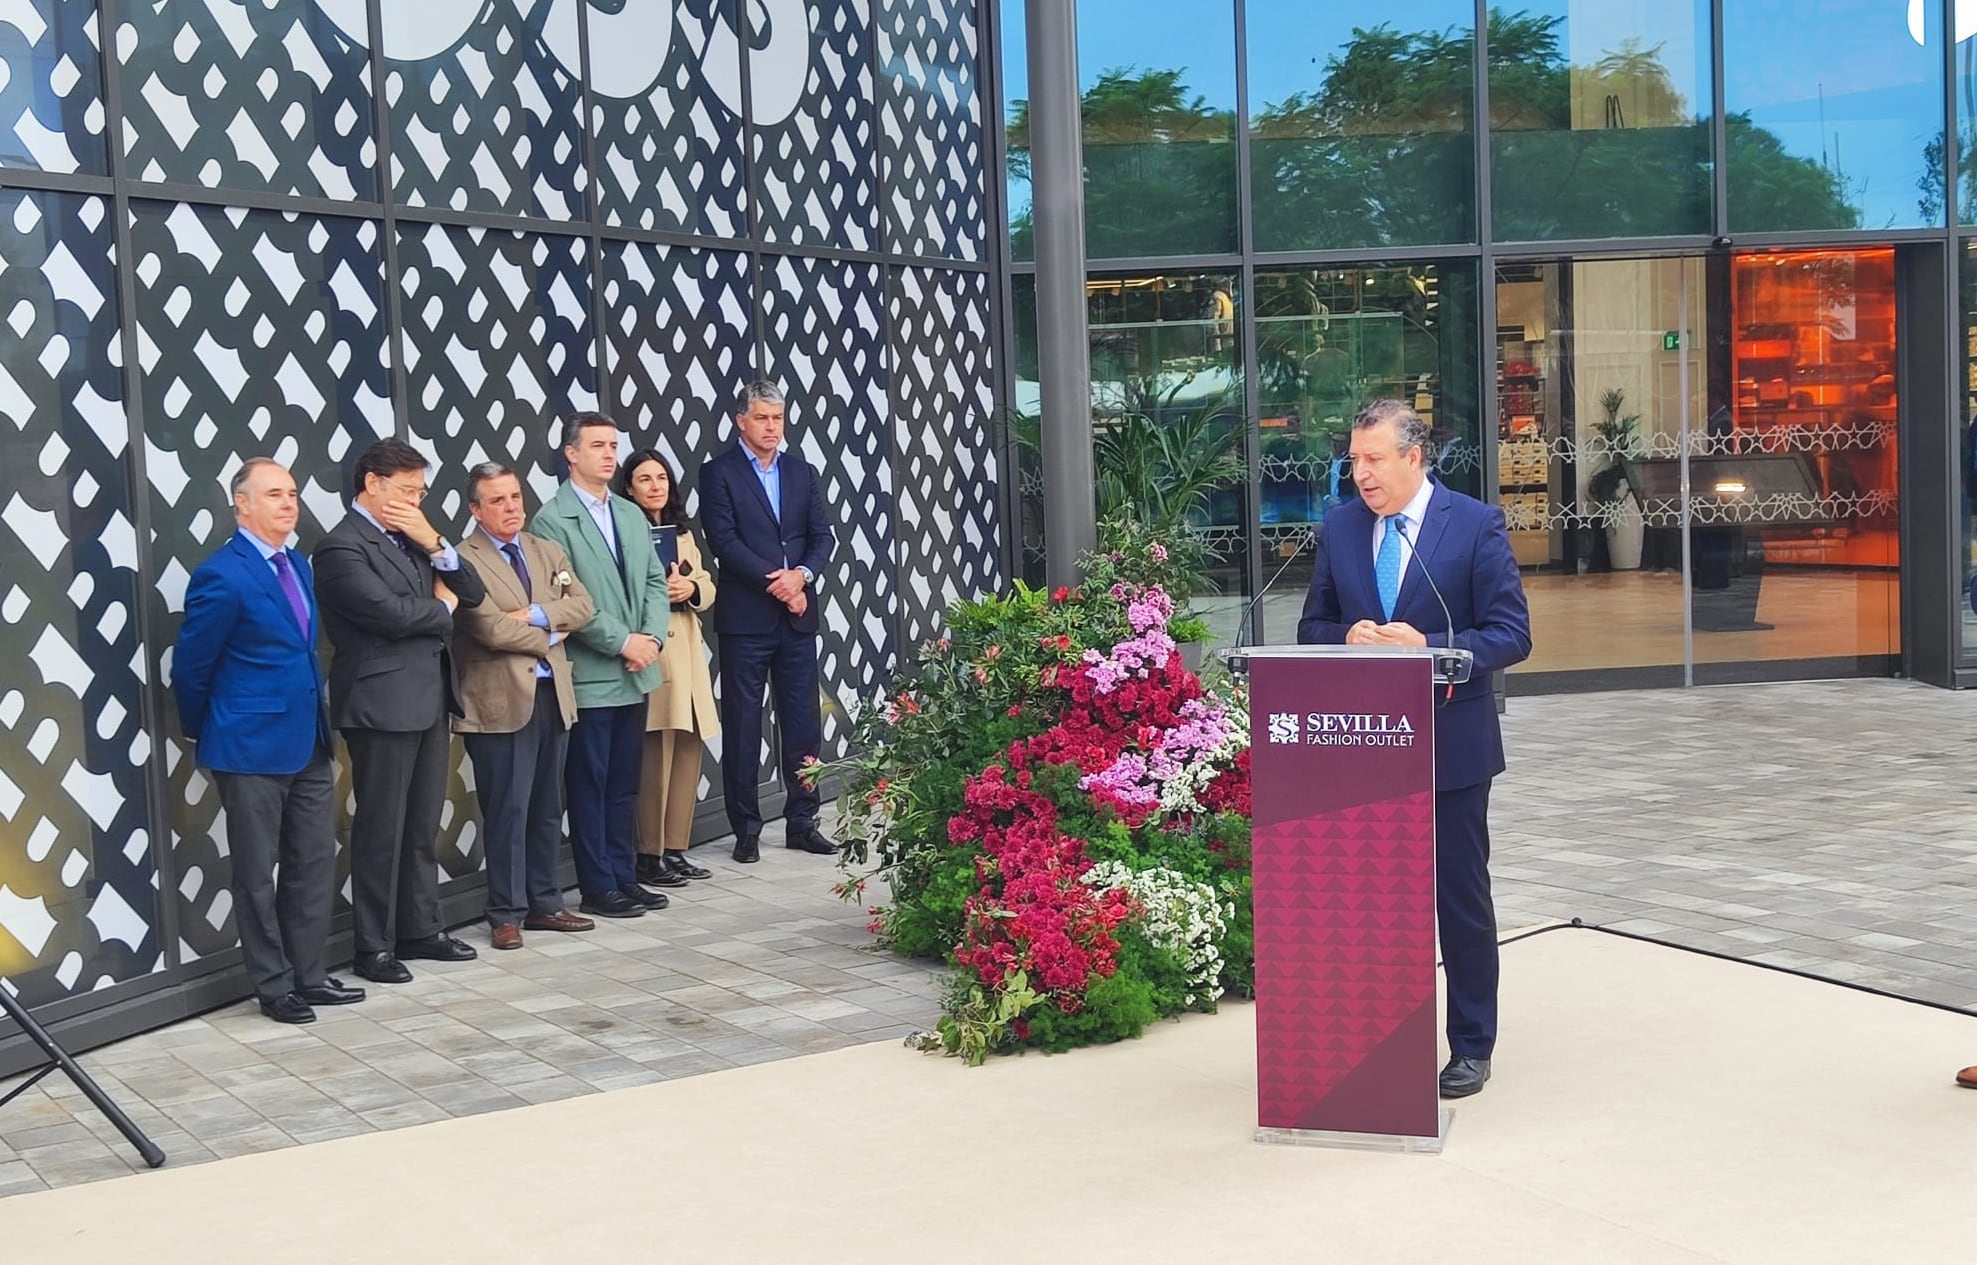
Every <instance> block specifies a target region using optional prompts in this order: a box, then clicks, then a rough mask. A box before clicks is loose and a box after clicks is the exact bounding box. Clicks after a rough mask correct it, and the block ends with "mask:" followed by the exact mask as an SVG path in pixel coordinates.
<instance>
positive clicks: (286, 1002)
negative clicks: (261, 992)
mask: <svg viewBox="0 0 1977 1265" xmlns="http://www.w3.org/2000/svg"><path fill="white" fill-rule="evenodd" d="M261 1013H262V1014H264V1015H266V1016H267V1017H268V1018H270V1019H272V1020H274V1021H275V1022H276V1023H314V1022H316V1012H315V1011H313V1010H311V1009H309V1003H308V1002H306V1001H303V1000H302V998H301V997H300V996H298V995H296V994H295V993H283V994H282V995H281V996H279V997H275V998H267V997H263V998H262V999H261Z"/></svg>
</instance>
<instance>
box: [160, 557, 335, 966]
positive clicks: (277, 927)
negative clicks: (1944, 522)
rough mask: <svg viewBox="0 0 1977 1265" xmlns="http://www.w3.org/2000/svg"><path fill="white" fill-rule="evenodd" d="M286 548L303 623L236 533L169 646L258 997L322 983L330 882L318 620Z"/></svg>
mask: <svg viewBox="0 0 1977 1265" xmlns="http://www.w3.org/2000/svg"><path fill="white" fill-rule="evenodd" d="M284 554H285V556H286V558H287V560H288V565H289V567H290V568H291V569H292V570H293V572H294V575H295V580H296V584H297V586H298V587H299V589H300V592H301V596H302V601H303V603H304V606H305V607H306V609H307V612H308V627H307V628H306V629H305V628H303V627H302V626H301V625H299V624H298V623H297V622H296V618H295V613H294V610H293V608H291V607H290V605H289V602H288V598H287V597H286V596H285V595H284V594H283V592H282V590H281V586H280V583H279V582H278V581H277V579H276V576H275V570H274V567H273V566H272V565H271V564H270V563H269V562H268V560H267V559H265V558H263V557H262V556H261V554H260V552H259V550H257V549H256V548H255V546H254V545H253V544H252V543H250V542H249V541H248V540H247V538H246V537H245V536H243V535H241V534H240V533H239V532H235V533H234V535H233V538H232V539H230V540H228V541H227V543H226V544H224V545H222V546H220V548H219V549H218V551H216V552H215V553H214V554H213V555H212V556H211V557H210V558H208V559H206V561H204V562H202V563H201V564H200V565H199V569H198V570H197V571H194V572H193V573H192V581H191V583H190V584H189V585H188V586H187V588H186V593H185V619H184V620H183V622H181V623H180V624H179V633H178V644H177V646H176V648H175V649H174V650H173V652H172V690H173V693H174V695H175V696H176V697H177V699H178V710H179V723H180V727H181V728H182V729H183V730H184V731H185V736H186V737H187V738H190V739H192V740H193V742H194V743H196V744H197V759H198V763H199V765H200V766H201V767H202V768H206V769H209V770H211V771H212V772H213V775H214V781H215V783H216V784H217V785H218V787H219V791H220V803H221V805H222V807H223V809H224V810H225V814H226V818H225V820H226V832H227V845H228V851H229V852H230V854H231V860H232V866H231V871H232V884H233V894H234V922H235V925H236V926H237V927H238V928H239V933H240V955H241V962H242V965H244V966H245V967H246V969H247V974H248V977H249V978H250V979H251V980H253V982H254V991H255V992H256V993H257V994H258V995H259V996H260V997H261V999H262V1000H264V1001H273V1000H274V999H276V998H279V997H281V996H282V995H283V994H284V993H288V992H291V991H293V990H295V989H298V988H311V987H314V986H316V985H319V984H321V983H323V981H324V978H325V976H324V973H323V944H324V941H325V940H326V939H327V938H328V935H329V921H330V905H331V902H332V900H333V899H334V897H335V882H336V817H335V812H334V809H333V807H332V803H333V795H334V783H335V777H334V773H333V771H332V769H331V765H330V751H331V747H330V726H329V712H328V708H327V701H326V694H327V691H326V690H325V689H324V688H323V674H322V668H321V665H320V664H319V663H318V661H317V659H316V630H317V627H318V625H319V623H320V621H319V619H318V617H317V611H316V607H315V600H314V597H313V590H312V585H311V577H310V572H309V563H308V561H307V560H306V559H304V558H303V556H302V555H301V554H299V553H297V552H296V551H295V550H293V549H288V550H285V551H284ZM277 862H279V863H280V867H281V868H280V874H281V881H280V883H279V884H277V883H276V882H275V873H276V869H275V866H276V863H277Z"/></svg>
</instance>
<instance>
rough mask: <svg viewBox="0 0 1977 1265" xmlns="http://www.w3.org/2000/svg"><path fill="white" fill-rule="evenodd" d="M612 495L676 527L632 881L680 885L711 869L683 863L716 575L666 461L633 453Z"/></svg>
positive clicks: (708, 720)
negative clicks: (705, 615) (704, 626)
mask: <svg viewBox="0 0 1977 1265" xmlns="http://www.w3.org/2000/svg"><path fill="white" fill-rule="evenodd" d="M618 492H619V495H621V496H623V497H625V498H626V499H628V500H629V501H631V503H632V504H634V505H636V506H638V507H639V508H640V509H641V510H643V511H645V517H646V518H647V519H648V520H649V521H650V522H651V523H652V524H653V525H654V526H661V525H665V526H671V527H673V528H675V529H676V535H677V538H678V542H679V545H678V548H679V564H678V565H677V567H675V568H674V569H673V570H672V571H670V572H669V573H668V574H667V576H666V591H667V593H668V595H669V596H671V598H672V599H673V611H672V619H671V620H670V622H669V623H668V624H667V626H666V640H665V641H664V642H663V643H661V645H660V647H659V671H660V674H661V676H662V677H663V680H662V681H661V682H660V685H659V688H658V689H656V690H654V691H653V692H652V695H651V698H650V700H649V701H648V703H647V710H646V714H645V730H646V732H645V767H644V769H643V771H642V772H641V775H640V778H639V792H638V834H639V844H638V881H639V882H641V883H644V884H646V885H648V886H652V887H680V886H683V885H684V884H685V883H686V881H687V880H688V879H697V878H712V877H713V876H714V875H713V872H712V871H711V870H708V869H705V868H703V867H701V866H698V865H695V864H694V863H693V862H691V861H689V860H687V857H686V849H687V845H688V844H689V843H690V842H692V838H693V810H694V806H695V805H696V804H697V803H698V802H699V800H700V763H701V752H702V750H703V748H704V747H705V746H706V741H707V739H708V738H711V737H713V736H714V735H715V734H716V733H718V732H720V728H721V725H720V721H719V720H717V719H716V713H715V711H714V678H713V674H712V673H711V672H709V671H708V668H707V641H706V638H705V637H704V636H702V634H701V630H700V616H701V613H702V612H703V611H705V610H706V609H707V608H708V607H710V606H712V605H713V604H714V578H713V576H712V575H711V574H710V573H709V572H708V570H707V568H706V566H705V565H704V564H703V563H702V562H701V560H700V546H699V545H698V544H696V543H695V542H694V539H693V533H692V532H691V531H690V530H688V528H687V522H686V502H685V501H684V500H683V499H682V498H681V497H680V495H679V481H678V480H677V479H675V478H674V477H673V469H672V467H671V466H670V465H668V464H667V463H666V459H665V458H664V457H662V456H660V455H659V454H658V453H656V452H654V451H652V450H651V449H650V448H647V449H642V450H641V451H639V452H635V453H633V454H632V455H631V457H630V458H629V459H628V460H627V461H626V462H625V464H624V466H623V467H622V468H621V469H620V470H619V472H618Z"/></svg>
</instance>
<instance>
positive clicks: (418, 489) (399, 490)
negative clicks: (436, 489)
mask: <svg viewBox="0 0 1977 1265" xmlns="http://www.w3.org/2000/svg"><path fill="white" fill-rule="evenodd" d="M384 486H385V487H386V488H387V489H389V490H390V492H391V494H392V495H393V496H395V497H398V498H399V499H401V500H406V501H423V500H425V499H426V493H427V492H428V491H429V489H428V488H427V487H426V485H425V483H424V482H423V481H421V482H419V483H416V484H412V483H401V482H399V481H398V480H396V479H386V480H385V481H384Z"/></svg>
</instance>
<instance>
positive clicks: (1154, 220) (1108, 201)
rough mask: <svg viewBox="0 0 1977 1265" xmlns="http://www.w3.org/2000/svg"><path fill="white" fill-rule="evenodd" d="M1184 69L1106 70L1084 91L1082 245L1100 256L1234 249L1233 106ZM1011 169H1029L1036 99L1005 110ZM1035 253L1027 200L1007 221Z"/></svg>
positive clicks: (1021, 245) (1017, 240)
mask: <svg viewBox="0 0 1977 1265" xmlns="http://www.w3.org/2000/svg"><path fill="white" fill-rule="evenodd" d="M1185 75H1186V72H1185V71H1184V70H1146V71H1141V70H1138V69H1136V68H1126V69H1115V70H1108V71H1106V72H1105V73H1104V74H1103V75H1101V76H1099V79H1098V82H1097V83H1095V84H1093V85H1092V86H1091V88H1089V89H1088V90H1087V91H1086V92H1085V94H1084V100H1083V104H1082V114H1083V118H1084V147H1085V225H1086V229H1085V250H1086V252H1087V254H1089V255H1090V256H1091V257H1092V258H1094V259H1104V258H1113V259H1118V258H1126V257H1130V256H1136V255H1173V254H1185V253H1194V252H1203V251H1219V250H1233V249H1235V246H1236V189H1235V170H1236V150H1235V145H1234V144H1233V141H1234V140H1235V114H1234V112H1233V111H1230V110H1218V109H1214V108H1212V107H1210V106H1209V105H1208V104H1207V103H1206V101H1205V100H1204V99H1203V98H1202V97H1201V96H1200V95H1199V94H1197V93H1193V92H1191V91H1190V90H1189V89H1188V86H1187V83H1186V82H1185V78H1184V76H1185ZM1008 128H1009V174H1010V176H1011V177H1012V178H1014V179H1018V180H1028V179H1029V178H1030V154H1029V147H1030V103H1029V101H1027V100H1020V101H1013V102H1011V103H1010V110H1009V124H1008ZM1009 232H1010V239H1011V248H1012V250H1013V252H1014V253H1015V255H1016V257H1017V258H1019V259H1028V258H1031V257H1032V255H1033V245H1032V242H1031V232H1032V230H1031V221H1030V214H1029V210H1028V208H1027V207H1026V208H1024V209H1023V210H1022V211H1021V212H1019V213H1018V214H1017V215H1016V216H1015V217H1014V219H1013V220H1012V222H1011V224H1010V226H1009Z"/></svg>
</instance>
